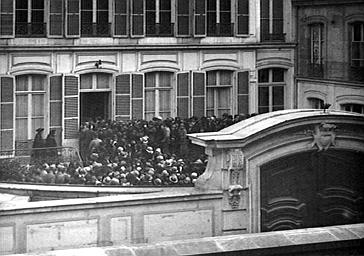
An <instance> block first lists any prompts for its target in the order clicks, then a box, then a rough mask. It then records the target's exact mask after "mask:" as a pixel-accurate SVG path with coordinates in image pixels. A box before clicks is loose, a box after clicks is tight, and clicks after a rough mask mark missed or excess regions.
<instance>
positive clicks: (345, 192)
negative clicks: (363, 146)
mask: <svg viewBox="0 0 364 256" xmlns="http://www.w3.org/2000/svg"><path fill="white" fill-rule="evenodd" d="M363 170H364V154H363V153H359V152H350V151H336V150H328V151H327V152H320V153H318V152H314V153H312V152H309V153H301V154H296V155H292V156H287V157H284V158H281V159H278V160H274V161H272V162H270V163H267V164H265V165H264V166H262V168H261V231H273V230H284V229H296V228H307V227H320V226H330V225H341V224H349V223H359V222H362V221H363V220H364V215H363V214H364V209H363V203H364V200H363V199H364V172H363Z"/></svg>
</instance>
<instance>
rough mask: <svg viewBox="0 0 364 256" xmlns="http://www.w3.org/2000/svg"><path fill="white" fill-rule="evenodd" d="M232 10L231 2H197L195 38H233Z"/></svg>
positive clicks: (217, 0)
mask: <svg viewBox="0 0 364 256" xmlns="http://www.w3.org/2000/svg"><path fill="white" fill-rule="evenodd" d="M231 8H232V5H231V0H196V1H195V13H194V17H195V25H194V26H195V30H194V34H195V36H206V34H207V35H208V36H231V35H232V32H233V27H232V25H233V23H231ZM206 29H207V31H206Z"/></svg>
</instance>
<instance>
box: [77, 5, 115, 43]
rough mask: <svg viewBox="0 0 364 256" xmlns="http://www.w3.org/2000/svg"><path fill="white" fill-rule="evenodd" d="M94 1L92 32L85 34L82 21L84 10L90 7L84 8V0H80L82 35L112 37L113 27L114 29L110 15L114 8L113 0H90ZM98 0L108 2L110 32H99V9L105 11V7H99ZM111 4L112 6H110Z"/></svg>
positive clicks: (108, 28) (108, 27)
mask: <svg viewBox="0 0 364 256" xmlns="http://www.w3.org/2000/svg"><path fill="white" fill-rule="evenodd" d="M90 1H92V10H91V12H92V22H91V34H84V33H82V27H83V25H82V24H83V23H82V11H83V10H88V9H82V0H80V1H79V15H80V37H111V36H113V29H112V22H110V15H111V13H112V14H114V13H113V11H114V9H113V6H112V1H111V0H90ZM98 1H105V2H107V3H108V9H107V21H108V22H107V30H108V32H107V33H105V34H100V33H99V32H98V28H99V25H100V24H99V23H98V22H97V19H98V11H99V10H103V11H105V9H98V7H97V4H98ZM110 4H111V6H110Z"/></svg>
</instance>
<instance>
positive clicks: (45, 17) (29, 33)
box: [14, 0, 49, 38]
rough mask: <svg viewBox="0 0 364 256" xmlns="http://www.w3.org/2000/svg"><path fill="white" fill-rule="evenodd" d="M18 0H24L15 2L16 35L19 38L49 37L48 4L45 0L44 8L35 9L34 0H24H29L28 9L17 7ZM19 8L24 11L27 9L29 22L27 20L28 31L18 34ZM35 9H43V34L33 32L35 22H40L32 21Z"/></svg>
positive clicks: (25, 0)
mask: <svg viewBox="0 0 364 256" xmlns="http://www.w3.org/2000/svg"><path fill="white" fill-rule="evenodd" d="M17 1H22V0H15V3H14V36H15V37H17V38H24V37H32V38H33V37H34V38H42V37H47V36H48V23H49V22H47V21H49V20H48V4H47V2H46V1H45V0H42V1H43V9H33V8H32V1H34V0H23V1H24V2H27V9H17V8H16V2H17ZM17 10H23V11H25V10H26V11H27V22H26V29H27V30H26V31H27V33H25V34H17V24H18V22H17V21H16V17H17ZM33 10H43V22H42V24H43V25H42V26H43V33H42V34H34V33H33V32H32V26H33V23H34V24H37V23H38V22H32V17H33V13H32V12H33Z"/></svg>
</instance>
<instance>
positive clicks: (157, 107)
mask: <svg viewBox="0 0 364 256" xmlns="http://www.w3.org/2000/svg"><path fill="white" fill-rule="evenodd" d="M161 73H168V74H169V76H170V86H169V87H165V86H164V87H161V86H159V85H160V83H159V81H160V76H161ZM148 74H153V75H154V79H155V86H154V87H149V86H147V84H148V83H147V77H148ZM175 79H176V73H174V72H170V71H152V72H148V73H145V74H144V97H146V94H147V91H154V92H155V93H154V111H147V103H146V100H144V116H145V117H146V116H148V115H149V114H152V113H153V116H161V114H160V113H167V112H166V111H161V110H160V104H159V103H160V91H169V95H170V96H169V97H170V102H169V109H170V111H168V112H169V113H170V114H169V116H175V113H174V109H175V107H174V106H175V105H176V104H175V100H176V99H175V98H176V97H175V95H176V92H175V88H174V86H173V84H174V83H175V82H174V81H175Z"/></svg>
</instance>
